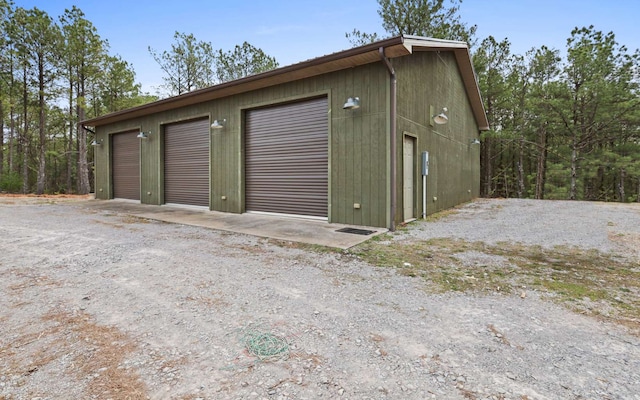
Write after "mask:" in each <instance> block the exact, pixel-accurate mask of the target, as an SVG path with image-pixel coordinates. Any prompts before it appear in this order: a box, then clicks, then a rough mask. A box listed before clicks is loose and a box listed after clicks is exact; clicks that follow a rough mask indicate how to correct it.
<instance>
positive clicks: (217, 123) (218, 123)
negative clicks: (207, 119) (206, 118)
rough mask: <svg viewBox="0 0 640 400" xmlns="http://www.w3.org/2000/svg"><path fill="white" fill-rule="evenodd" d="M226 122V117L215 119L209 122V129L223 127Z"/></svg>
mask: <svg viewBox="0 0 640 400" xmlns="http://www.w3.org/2000/svg"><path fill="white" fill-rule="evenodd" d="M226 122H227V120H226V119H223V120H222V121H218V120H217V119H216V120H214V121H213V123H212V124H211V129H222V128H224V125H225V123H226Z"/></svg>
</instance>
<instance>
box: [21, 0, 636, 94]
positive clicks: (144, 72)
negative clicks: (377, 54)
mask: <svg viewBox="0 0 640 400" xmlns="http://www.w3.org/2000/svg"><path fill="white" fill-rule="evenodd" d="M14 3H15V5H16V6H20V7H25V8H32V7H38V8H40V9H43V10H45V11H46V12H48V13H49V15H50V16H52V17H53V18H57V17H58V16H60V15H62V14H63V13H64V10H65V8H71V7H72V6H73V5H76V6H77V7H79V8H80V9H81V10H82V11H84V13H85V14H86V17H87V19H89V20H90V21H92V22H93V24H94V25H95V26H96V28H97V29H98V33H99V34H100V36H101V37H102V38H103V39H107V40H108V41H109V43H110V46H111V53H112V54H119V55H120V56H121V57H122V58H123V59H125V60H127V61H128V62H129V63H131V64H132V65H133V67H134V69H135V71H136V74H137V80H138V81H139V82H140V83H142V85H143V90H145V91H146V92H150V93H155V92H156V88H157V87H158V86H159V85H161V84H162V72H161V70H160V68H159V66H158V65H157V64H156V62H155V61H154V60H153V58H152V57H151V56H150V55H149V52H148V50H147V47H148V46H151V47H152V48H154V49H156V50H160V51H162V50H165V49H168V48H169V47H170V45H171V42H172V41H173V33H174V32H175V31H179V32H184V33H193V34H194V35H195V37H196V38H197V39H198V40H202V41H208V42H211V43H212V45H213V47H214V48H215V49H219V48H221V49H223V50H225V51H226V50H230V49H232V48H233V47H234V46H235V45H236V44H241V43H242V42H244V41H247V42H249V43H251V44H252V45H254V46H256V47H259V48H261V49H262V50H264V51H265V52H266V53H267V54H269V55H271V56H274V57H275V58H276V59H277V60H278V62H279V63H280V65H281V66H284V65H289V64H293V63H296V62H299V61H304V60H307V59H310V58H315V57H318V56H322V55H325V54H329V53H333V52H336V51H340V50H344V49H347V48H349V47H350V44H349V42H348V41H347V39H346V38H345V33H346V32H350V31H352V30H353V29H354V28H357V29H359V30H361V31H363V32H376V31H377V32H379V33H383V32H382V28H381V19H380V17H379V16H378V14H377V9H378V6H377V2H376V1H375V0H351V1H344V0H321V1H313V0H295V1H293V0H270V1H269V0H253V1H249V0H235V1H233V0H231V1H228V0H225V1H220V0H210V1H206V0H171V1H167V0H155V1H150V0H110V1H96V0H14ZM461 16H462V19H463V21H465V22H466V23H468V24H470V25H473V24H475V25H477V26H478V32H477V33H478V38H479V40H482V39H483V38H485V37H487V36H489V35H491V36H494V37H495V38H496V39H498V40H502V39H504V38H505V37H506V38H509V40H510V42H511V44H512V47H511V48H512V52H514V53H517V54H524V53H525V52H526V51H527V50H528V49H530V48H532V47H539V46H541V45H547V46H548V47H553V48H557V49H560V50H562V49H564V48H565V44H566V39H567V38H568V37H569V36H570V34H571V30H572V29H573V28H574V27H576V26H579V27H582V26H589V25H594V26H595V28H596V29H598V30H601V31H603V32H609V31H613V32H614V33H615V34H616V39H617V40H618V42H619V43H621V44H624V45H626V46H627V47H628V48H630V49H632V50H635V49H637V48H640V28H638V26H639V25H640V22H639V21H638V19H639V17H640V1H638V0H609V1H602V0H599V1H596V0H555V1H553V0H463V3H462V5H461Z"/></svg>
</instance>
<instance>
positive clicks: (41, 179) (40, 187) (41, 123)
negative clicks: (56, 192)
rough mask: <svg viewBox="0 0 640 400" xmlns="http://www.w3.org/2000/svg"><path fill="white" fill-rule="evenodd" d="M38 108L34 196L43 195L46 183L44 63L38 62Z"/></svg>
mask: <svg viewBox="0 0 640 400" xmlns="http://www.w3.org/2000/svg"><path fill="white" fill-rule="evenodd" d="M38 108H39V111H40V112H39V120H38V129H39V132H38V133H39V139H40V140H39V143H38V180H37V184H36V194H43V193H44V186H45V183H46V181H47V176H46V158H45V154H46V153H45V132H44V128H45V104H44V61H43V60H42V59H40V60H39V61H38Z"/></svg>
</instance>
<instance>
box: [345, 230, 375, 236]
mask: <svg viewBox="0 0 640 400" xmlns="http://www.w3.org/2000/svg"><path fill="white" fill-rule="evenodd" d="M336 232H342V233H353V234H354V235H365V236H367V235H371V234H372V233H376V231H369V230H366V229H358V228H342V229H338V230H337V231H336Z"/></svg>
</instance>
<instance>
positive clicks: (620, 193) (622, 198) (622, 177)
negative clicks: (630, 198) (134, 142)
mask: <svg viewBox="0 0 640 400" xmlns="http://www.w3.org/2000/svg"><path fill="white" fill-rule="evenodd" d="M625 179H627V170H625V169H624V168H620V183H619V184H618V196H619V197H620V202H621V203H624V202H626V197H625V193H624V180H625Z"/></svg>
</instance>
